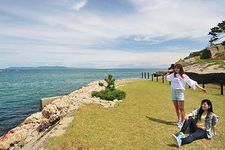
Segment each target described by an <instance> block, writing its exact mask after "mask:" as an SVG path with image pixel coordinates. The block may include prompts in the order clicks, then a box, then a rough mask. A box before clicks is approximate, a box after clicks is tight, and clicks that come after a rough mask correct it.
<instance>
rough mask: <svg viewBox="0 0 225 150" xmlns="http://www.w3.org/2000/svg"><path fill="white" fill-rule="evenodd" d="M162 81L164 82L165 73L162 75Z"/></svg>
mask: <svg viewBox="0 0 225 150" xmlns="http://www.w3.org/2000/svg"><path fill="white" fill-rule="evenodd" d="M162 83H164V75H162Z"/></svg>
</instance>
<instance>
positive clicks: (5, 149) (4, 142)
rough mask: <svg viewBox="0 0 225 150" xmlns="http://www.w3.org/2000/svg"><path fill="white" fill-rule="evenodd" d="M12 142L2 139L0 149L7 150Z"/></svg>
mask: <svg viewBox="0 0 225 150" xmlns="http://www.w3.org/2000/svg"><path fill="white" fill-rule="evenodd" d="M9 147H10V144H9V143H7V142H6V141H0V150H7V149H9Z"/></svg>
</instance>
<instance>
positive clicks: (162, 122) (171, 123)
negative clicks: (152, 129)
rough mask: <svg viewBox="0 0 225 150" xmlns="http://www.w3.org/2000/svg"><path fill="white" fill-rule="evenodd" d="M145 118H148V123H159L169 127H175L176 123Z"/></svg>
mask: <svg viewBox="0 0 225 150" xmlns="http://www.w3.org/2000/svg"><path fill="white" fill-rule="evenodd" d="M146 118H148V119H149V120H150V121H153V122H157V123H161V124H165V125H170V126H175V125H176V123H175V122H173V121H165V120H162V119H158V118H153V117H149V116H146Z"/></svg>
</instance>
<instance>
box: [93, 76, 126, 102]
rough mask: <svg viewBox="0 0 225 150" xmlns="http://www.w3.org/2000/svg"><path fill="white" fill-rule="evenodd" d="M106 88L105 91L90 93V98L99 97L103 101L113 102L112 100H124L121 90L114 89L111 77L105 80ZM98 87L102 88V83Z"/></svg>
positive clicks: (124, 94)
mask: <svg viewBox="0 0 225 150" xmlns="http://www.w3.org/2000/svg"><path fill="white" fill-rule="evenodd" d="M105 81H106V83H107V86H105V90H102V91H99V92H97V91H93V92H92V93H91V96H92V97H99V98H101V99H104V100H111V101H112V100H114V99H118V100H121V99H124V98H125V97H126V93H125V92H124V91H121V90H117V89H116V88H115V79H113V76H112V75H108V77H107V78H106V79H105ZM99 86H104V84H103V83H101V84H99Z"/></svg>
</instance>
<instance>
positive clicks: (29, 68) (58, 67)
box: [5, 66, 71, 70]
mask: <svg viewBox="0 0 225 150" xmlns="http://www.w3.org/2000/svg"><path fill="white" fill-rule="evenodd" d="M33 69H38V70H45V69H48V70H49V69H71V68H69V67H64V66H39V67H8V68H6V69H5V70H33Z"/></svg>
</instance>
